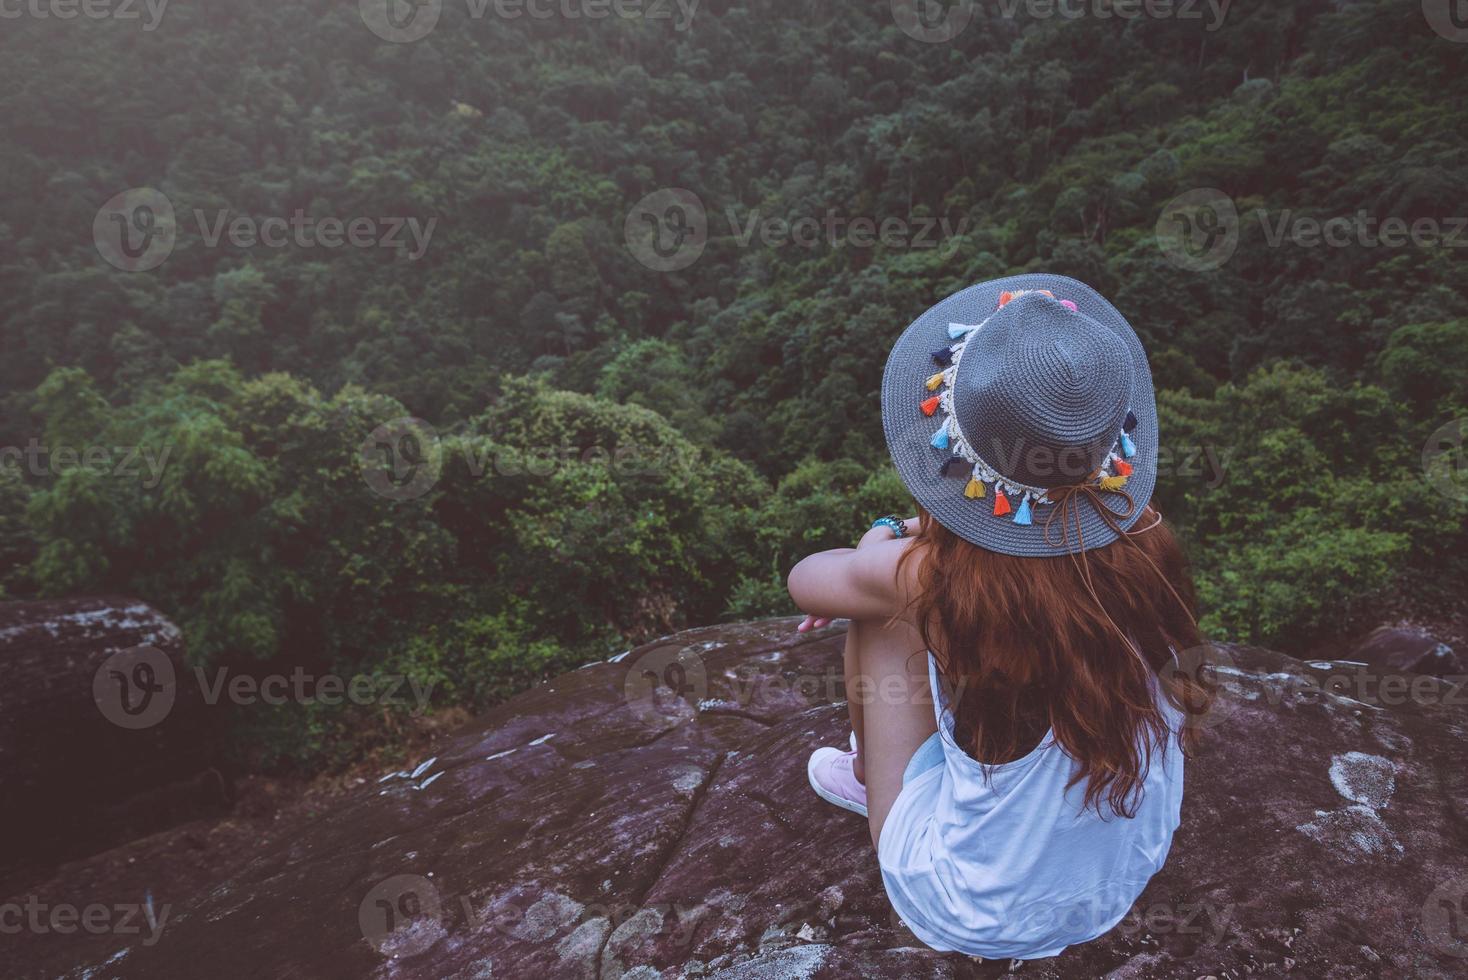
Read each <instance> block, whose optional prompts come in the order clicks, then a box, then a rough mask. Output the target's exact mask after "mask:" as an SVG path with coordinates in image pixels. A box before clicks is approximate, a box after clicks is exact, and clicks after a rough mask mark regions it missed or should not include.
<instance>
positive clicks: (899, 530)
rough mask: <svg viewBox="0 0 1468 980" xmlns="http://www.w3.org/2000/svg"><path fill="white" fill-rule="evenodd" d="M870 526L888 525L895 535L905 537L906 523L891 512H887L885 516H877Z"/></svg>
mask: <svg viewBox="0 0 1468 980" xmlns="http://www.w3.org/2000/svg"><path fill="white" fill-rule="evenodd" d="M872 527H890V528H891V529H892V533H893V534H895V535H897V537H899V538H905V537H907V525H906V524H904V523H902V521H900V520H898V519H897V518H896V517H895V516H894V515H892V514H888V515H887V516H886V517H879V518H877V519H876V520H875V521H872Z"/></svg>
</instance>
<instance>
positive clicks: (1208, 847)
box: [7, 620, 1468, 980]
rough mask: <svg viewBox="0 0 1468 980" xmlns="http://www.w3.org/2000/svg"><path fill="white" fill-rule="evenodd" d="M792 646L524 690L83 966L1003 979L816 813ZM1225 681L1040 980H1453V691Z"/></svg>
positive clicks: (93, 941)
mask: <svg viewBox="0 0 1468 980" xmlns="http://www.w3.org/2000/svg"><path fill="white" fill-rule="evenodd" d="M794 625H795V621H794V620H782V621H774V622H769V623H757V624H747V625H739V626H724V627H715V628H709V629H704V630H694V631H691V632H688V633H683V634H679V635H677V636H674V637H670V638H667V639H665V640H662V641H659V642H658V643H655V644H652V645H650V646H647V647H643V648H641V649H638V650H634V651H631V652H630V653H629V654H626V655H624V656H623V657H622V658H619V659H618V660H617V661H615V662H609V663H603V664H595V665H590V666H587V667H585V668H582V669H581V670H579V671H574V672H572V673H570V674H567V675H564V676H562V677H559V678H557V679H555V680H553V681H550V682H548V683H547V684H545V685H542V686H541V687H539V688H537V689H535V690H532V691H530V692H527V693H526V694H524V695H522V696H521V697H519V698H516V699H515V700H513V701H511V702H509V703H507V704H505V705H503V706H501V707H499V708H498V709H496V710H494V711H492V712H490V713H488V714H487V715H486V716H484V717H483V718H481V719H479V720H478V721H477V722H475V723H474V724H473V725H472V726H471V727H470V728H469V729H467V730H466V731H465V732H464V733H463V734H461V735H460V736H458V737H457V738H455V739H454V740H452V741H451V742H449V743H448V744H447V745H445V747H444V748H443V749H441V750H440V751H439V752H437V753H436V758H432V759H425V760H421V761H419V760H414V764H413V765H412V766H410V767H406V768H405V769H403V770H401V771H399V772H394V773H387V774H384V776H383V779H382V781H381V782H379V783H376V784H371V785H367V786H365V787H363V788H362V789H361V790H360V791H358V792H357V793H356V794H355V795H352V796H349V797H347V798H345V799H344V800H343V801H341V802H340V803H339V804H338V805H336V806H335V807H333V808H332V809H330V810H329V811H327V812H325V813H323V814H322V815H321V816H320V817H319V818H317V819H315V820H314V821H312V822H308V823H305V824H303V825H298V826H293V827H292V828H291V830H290V832H289V833H287V834H283V835H281V836H280V837H279V838H278V839H277V840H276V841H275V842H274V843H273V844H270V845H267V846H263V847H261V849H260V851H259V854H258V856H257V857H256V858H255V859H254V860H253V861H252V862H250V863H249V864H248V865H246V866H244V867H243V868H242V869H240V870H238V871H237V872H236V873H234V874H233V875H231V876H230V877H229V878H228V880H225V881H223V882H222V883H220V884H219V885H218V886H217V887H215V888H213V889H212V890H210V891H208V892H206V893H204V894H202V895H200V896H199V897H198V898H197V899H196V900H194V901H192V902H190V903H188V904H187V905H185V906H184V907H180V908H175V909H173V910H172V911H171V915H170V916H169V917H168V919H167V921H166V922H164V923H163V924H162V926H161V928H160V929H158V930H157V931H156V935H152V936H150V935H148V934H147V931H146V930H144V933H143V934H142V935H130V936H125V937H124V936H119V935H116V934H104V935H76V936H69V937H65V939H66V946H65V952H66V954H67V956H68V957H69V965H70V966H71V967H72V970H71V972H70V973H69V974H67V975H69V976H74V977H78V978H80V977H90V978H95V980H104V978H107V977H149V978H154V977H158V978H172V977H177V978H194V977H197V976H199V975H201V973H203V974H207V975H210V976H220V977H233V976H250V977H303V978H304V977H338V976H341V977H348V976H350V977H380V978H389V977H425V978H435V980H438V978H465V980H467V978H519V977H588V978H589V977H606V978H623V977H625V978H639V980H646V978H650V977H658V976H662V977H669V978H671V977H698V976H718V977H727V978H742V977H748V978H767V977H775V978H801V977H848V976H864V977H969V976H980V977H989V976H999V975H1003V974H1005V973H1007V972H1008V971H1009V970H1010V969H1011V964H1009V963H1006V962H995V963H978V962H975V961H973V960H971V959H969V958H967V957H963V956H958V955H953V954H942V953H936V952H933V951H930V950H926V949H923V948H922V947H921V945H920V944H919V943H918V942H916V940H915V939H913V938H912V936H911V935H910V934H909V933H907V932H906V931H905V930H904V929H903V928H902V926H901V924H900V922H898V921H897V920H896V919H895V917H894V916H893V914H892V912H891V910H890V907H889V906H888V904H887V901H886V898H885V896H884V894H883V891H882V886H881V881H880V877H879V874H878V871H877V867H876V861H875V857H874V855H873V853H872V850H871V845H870V843H869V841H868V837H867V830H866V827H865V824H864V822H863V821H862V820H861V819H859V818H857V817H855V816H853V815H851V814H849V813H846V812H844V811H841V810H838V809H836V808H834V807H831V806H829V805H828V804H825V803H823V802H821V801H820V800H819V799H817V798H816V797H815V796H814V795H813V794H812V793H811V792H810V790H809V788H808V787H807V785H806V782H805V766H804V763H805V758H806V755H807V754H808V753H809V751H810V750H811V749H812V748H813V747H815V746H817V745H822V744H840V743H841V742H843V741H844V740H845V736H846V724H845V710H844V705H843V704H841V703H840V698H841V696H842V691H841V685H840V651H841V643H842V638H841V634H840V631H839V630H828V631H826V632H824V633H821V634H818V635H814V636H799V635H797V634H796V633H795V632H794ZM1220 659H1221V662H1220V663H1219V664H1218V665H1217V667H1216V672H1217V676H1218V677H1219V678H1220V679H1221V680H1222V682H1223V684H1224V694H1223V696H1222V697H1221V698H1220V701H1219V702H1218V705H1219V706H1218V708H1217V709H1216V710H1215V711H1214V712H1213V713H1212V714H1211V715H1209V716H1208V718H1206V719H1204V723H1205V724H1206V725H1207V727H1208V735H1207V738H1206V741H1205V746H1204V748H1203V749H1202V751H1201V753H1200V755H1199V756H1198V757H1197V758H1196V759H1194V760H1193V761H1191V762H1190V763H1189V767H1188V776H1187V779H1188V782H1187V791H1186V798H1185V800H1184V804H1183V824H1182V827H1181V828H1180V829H1179V831H1178V834H1177V836H1176V838H1175V840H1174V843H1173V850H1172V854H1171V857H1170V859H1169V861H1168V864H1167V867H1166V868H1164V870H1163V871H1162V872H1161V873H1160V874H1159V875H1158V876H1157V877H1156V878H1154V880H1153V881H1152V883H1151V884H1150V885H1149V886H1148V888H1147V890H1146V891H1145V892H1144V893H1143V895H1142V897H1141V898H1140V899H1139V900H1138V902H1137V904H1136V906H1135V908H1134V910H1133V914H1132V915H1131V916H1129V917H1128V918H1127V919H1125V920H1123V923H1122V924H1121V925H1119V926H1118V927H1117V928H1116V929H1114V930H1113V931H1112V932H1110V933H1109V934H1107V935H1106V936H1103V937H1102V938H1100V939H1098V940H1096V941H1095V942H1093V943H1089V944H1086V945H1083V946H1079V947H1072V948H1071V949H1069V950H1067V951H1066V952H1065V953H1064V954H1063V955H1062V956H1060V957H1057V958H1055V959H1051V960H1039V961H1032V962H1029V963H1026V964H1023V965H1021V966H1019V967H1018V972H1019V973H1020V974H1022V975H1027V976H1033V977H1100V976H1110V977H1118V978H1127V977H1187V978H1194V977H1203V976H1216V977H1238V976H1243V975H1246V974H1251V973H1252V974H1257V975H1263V976H1278V975H1281V974H1285V973H1293V974H1294V975H1299V976H1306V977H1398V976H1409V975H1410V976H1418V977H1448V976H1461V975H1462V971H1463V968H1464V966H1465V964H1468V958H1465V957H1468V932H1465V931H1464V925H1463V923H1464V922H1465V921H1468V919H1464V918H1463V913H1464V912H1465V911H1468V909H1465V906H1468V900H1465V893H1468V874H1465V872H1468V867H1465V864H1464V861H1463V854H1464V852H1465V845H1468V840H1465V827H1468V820H1465V817H1468V780H1465V776H1464V773H1463V769H1462V766H1461V761H1462V758H1463V746H1464V737H1465V722H1468V710H1465V707H1464V703H1465V701H1468V699H1465V698H1464V697H1463V695H1462V691H1461V689H1459V688H1457V687H1454V686H1452V685H1449V684H1447V683H1445V682H1443V681H1440V680H1437V679H1434V678H1427V677H1423V678H1417V679H1416V681H1417V683H1416V684H1415V686H1414V687H1412V688H1411V689H1409V690H1408V691H1407V692H1406V693H1398V692H1395V691H1386V690H1384V689H1382V688H1380V687H1375V686H1371V685H1368V684H1366V683H1364V682H1363V681H1362V680H1361V674H1360V668H1359V667H1356V666H1353V665H1349V664H1345V663H1334V664H1333V663H1331V662H1328V661H1317V662H1314V665H1313V666H1311V665H1306V664H1302V663H1300V662H1298V661H1295V660H1292V659H1291V658H1288V657H1285V656H1282V655H1279V654H1275V653H1270V652H1268V651H1262V650H1254V649H1244V648H1227V649H1224V650H1222V651H1221V652H1220ZM670 688H671V689H672V690H671V691H670ZM674 692H676V693H674ZM54 938H57V939H60V938H62V937H54ZM56 948H57V947H55V946H54V945H53V946H51V947H49V948H48V952H47V954H46V955H47V956H48V957H54V956H55V955H56ZM36 955H38V956H39V955H40V954H36ZM55 963H56V960H55V959H54V958H51V959H48V960H46V961H45V963H44V964H43V963H42V962H41V961H40V960H34V959H33V960H25V959H22V961H21V962H19V963H12V964H11V969H10V970H8V971H7V972H11V973H14V974H15V975H19V976H43V975H55V973H58V972H63V971H62V970H57V969H55V968H54V966H53V964H55Z"/></svg>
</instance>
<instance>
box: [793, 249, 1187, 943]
mask: <svg viewBox="0 0 1468 980" xmlns="http://www.w3.org/2000/svg"><path fill="white" fill-rule="evenodd" d="M882 418H883V424H884V428H885V430H886V434H887V443H888V448H889V449H890V451H891V454H892V458H893V461H894V462H895V463H896V466H897V469H898V472H899V473H900V474H901V476H902V479H903V482H904V483H905V484H906V486H907V488H908V490H909V491H910V492H911V493H912V495H913V497H914V498H915V499H916V501H917V503H918V505H919V508H920V516H919V517H916V518H912V519H909V520H897V519H895V518H882V519H880V520H879V521H877V523H876V524H875V525H874V526H873V527H872V529H871V530H870V531H868V532H867V534H866V535H865V536H864V537H863V538H862V539H861V542H860V543H859V545H858V546H857V547H856V548H855V549H846V550H840V551H828V552H824V553H821V554H817V555H812V556H810V557H809V558H806V559H805V560H804V561H802V562H801V563H800V564H799V565H797V566H796V567H795V569H794V570H793V571H792V572H791V573H790V580H789V587H790V594H791V596H792V597H793V598H794V600H795V602H796V604H797V605H798V607H799V608H800V609H801V610H803V611H804V612H806V613H807V614H808V615H807V618H806V620H805V621H804V622H803V623H802V624H801V627H800V628H801V629H802V630H807V629H810V628H812V627H814V626H819V625H823V624H824V623H825V622H827V621H829V620H830V619H832V618H836V617H843V618H847V619H849V620H850V621H851V625H850V626H849V627H848V629H847V634H846V652H845V671H846V680H847V694H848V704H849V710H850V717H851V727H852V739H851V748H850V750H846V749H845V747H842V748H840V749H838V748H820V749H817V750H816V751H815V753H814V754H813V755H812V756H811V758H810V764H809V767H808V771H809V776H810V781H811V786H812V788H813V789H814V790H815V791H816V793H818V794H819V795H820V796H821V797H822V798H823V799H826V800H828V801H830V802H832V803H834V804H836V805H837V806H841V807H845V808H846V809H848V810H852V811H854V812H857V813H860V814H863V815H864V816H866V817H867V819H868V821H869V824H870V828H871V835H872V843H873V844H874V845H875V846H876V849H877V857H878V863H879V865H880V867H881V871H882V878H883V881H884V883H885V885H886V888H887V894H888V896H889V898H890V899H891V902H892V905H893V908H894V909H895V910H896V911H897V912H898V914H899V915H901V916H902V918H903V920H904V921H905V922H906V923H907V925H908V926H909V927H910V928H911V929H912V931H913V932H914V934H916V935H917V937H918V938H919V939H921V940H922V941H923V942H925V943H927V944H928V945H929V946H932V947H933V948H935V949H940V950H957V951H961V952H964V953H967V954H970V955H978V956H986V957H995V958H997V957H1014V958H1036V957H1044V956H1054V955H1056V954H1058V953H1060V952H1061V950H1063V949H1064V948H1065V947H1066V946H1067V945H1069V944H1071V943H1077V942H1084V941H1086V940H1089V939H1093V938H1095V937H1096V936H1099V935H1101V934H1102V933H1104V932H1106V931H1107V930H1109V929H1110V928H1111V927H1112V926H1114V925H1115V924H1116V923H1117V922H1118V921H1119V920H1120V919H1121V918H1122V917H1123V916H1124V915H1125V914H1126V912H1127V911H1128V909H1129V908H1130V907H1131V905H1132V903H1133V902H1134V901H1135V899H1136V898H1137V895H1138V894H1139V893H1140V892H1141V890H1142V888H1143V886H1145V885H1146V883H1147V880H1148V879H1149V878H1150V877H1151V876H1152V875H1153V874H1154V873H1155V872H1156V871H1157V870H1158V869H1159V868H1161V867H1162V863H1163V861H1164V860H1165V859H1166V857H1167V852H1168V847H1169V846H1170V844H1171V841H1172V833H1173V830H1174V829H1175V828H1176V827H1177V825H1178V819H1179V808H1180V805H1181V802H1182V792H1183V752H1184V750H1185V749H1187V750H1190V749H1191V748H1192V742H1193V740H1194V737H1195V735H1196V731H1195V730H1194V729H1193V728H1191V727H1189V726H1187V725H1185V724H1184V718H1185V717H1186V714H1185V712H1184V709H1186V711H1187V712H1198V711H1201V710H1203V709H1205V708H1206V703H1205V702H1206V692H1205V691H1203V690H1202V689H1201V688H1200V687H1199V686H1198V685H1196V684H1195V683H1193V682H1192V681H1191V680H1190V679H1189V678H1188V677H1187V676H1186V675H1185V674H1184V673H1183V672H1182V671H1180V670H1179V669H1178V666H1177V661H1176V653H1177V652H1178V651H1184V650H1189V649H1191V648H1194V647H1196V646H1197V644H1198V643H1199V640H1198V635H1197V627H1196V625H1195V622H1194V618H1193V599H1192V595H1193V593H1192V588H1191V584H1190V582H1189V579H1188V574H1187V570H1186V566H1185V563H1184V561H1183V557H1182V555H1181V552H1180V551H1179V548H1178V546H1177V544H1176V542H1175V541H1174V539H1173V537H1172V535H1171V533H1170V532H1169V530H1168V529H1167V527H1166V526H1165V525H1164V524H1162V522H1161V517H1160V516H1159V515H1158V514H1157V512H1156V511H1155V510H1153V509H1152V508H1151V507H1150V505H1149V500H1150V497H1151V494H1152V489H1153V486H1154V485H1155V481H1156V475H1157V410H1156V404H1155V400H1154V396H1153V390H1152V379H1151V372H1150V370H1149V368H1148V365H1147V359H1146V355H1145V353H1144V352H1143V350H1142V346H1141V343H1140V342H1139V341H1138V340H1137V337H1136V335H1135V333H1134V332H1133V331H1132V329H1131V327H1130V326H1129V325H1128V324H1127V322H1126V320H1125V319H1124V318H1123V317H1122V316H1121V314H1120V313H1119V312H1117V310H1116V309H1115V308H1114V307H1112V306H1111V304H1110V303H1108V302H1107V301H1106V300H1105V299H1103V298H1102V297H1101V296H1100V295H1098V294H1097V293H1096V292H1095V291H1094V290H1092V289H1090V288H1089V287H1088V286H1085V285H1083V284H1081V283H1079V282H1076V281H1074V280H1071V279H1067V278H1064V277H1062V276H1054V275H1040V274H1035V275H1023V276H1017V277H1012V278H1009V279H1004V280H999V281H996V282H990V283H984V284H981V285H978V286H974V287H972V288H969V289H966V290H964V291H962V292H960V293H957V294H956V295H954V296H951V297H949V298H948V299H947V300H944V301H943V302H942V303H940V304H938V305H937V306H935V307H934V308H933V309H931V310H929V311H928V312H927V313H925V314H924V315H923V316H922V317H920V318H919V319H918V320H917V322H916V323H914V324H913V325H912V326H911V327H909V328H908V329H907V331H906V332H905V333H904V334H903V335H902V337H901V338H900V339H899V340H898V342H897V345H896V346H895V348H894V349H893V351H892V354H891V356H890V358H889V359H888V362H887V368H886V373H885V376H884V378H883V383H882Z"/></svg>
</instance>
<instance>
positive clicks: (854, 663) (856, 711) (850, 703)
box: [841, 622, 867, 783]
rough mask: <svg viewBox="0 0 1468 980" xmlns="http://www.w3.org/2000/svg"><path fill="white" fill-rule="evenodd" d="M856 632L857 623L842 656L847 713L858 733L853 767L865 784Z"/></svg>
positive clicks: (847, 632) (864, 750) (847, 634)
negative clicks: (857, 692)
mask: <svg viewBox="0 0 1468 980" xmlns="http://www.w3.org/2000/svg"><path fill="white" fill-rule="evenodd" d="M856 631H857V625H856V623H855V622H853V623H852V624H851V625H850V626H849V627H848V628H847V630H846V647H845V649H844V650H843V651H842V654H841V666H842V669H843V670H844V671H845V672H846V713H847V714H848V715H849V716H850V717H851V730H852V731H853V732H855V733H856V764H855V765H854V766H853V769H854V770H855V772H856V778H857V779H859V780H861V781H862V782H863V783H865V782H866V781H867V776H866V768H865V766H864V765H863V763H864V761H865V759H866V749H865V748H864V747H863V745H862V742H863V740H864V739H865V737H866V733H865V732H864V731H862V723H863V718H862V704H861V703H862V701H863V698H861V697H858V696H857V694H856V693H855V690H856V688H855V685H854V683H853V678H855V677H856V676H858V675H859V674H860V673H861V666H860V661H859V660H857V651H856V642H857V641H856Z"/></svg>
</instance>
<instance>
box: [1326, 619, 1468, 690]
mask: <svg viewBox="0 0 1468 980" xmlns="http://www.w3.org/2000/svg"><path fill="white" fill-rule="evenodd" d="M1350 659H1352V660H1359V661H1361V662H1362V663H1364V664H1366V665H1367V666H1370V667H1374V668H1375V669H1376V670H1378V671H1382V672H1391V673H1398V674H1431V675H1432V676H1434V677H1452V676H1459V675H1462V674H1465V673H1468V667H1465V666H1464V664H1463V660H1462V658H1461V657H1459V656H1458V654H1457V653H1456V652H1455V651H1454V650H1453V648H1452V647H1450V646H1448V645H1447V644H1446V643H1443V642H1442V641H1441V640H1439V639H1438V638H1437V637H1435V636H1433V635H1432V634H1431V633H1429V632H1427V631H1426V630H1423V629H1417V628H1414V627H1410V626H1381V627H1378V628H1377V629H1375V630H1372V632H1371V634H1370V635H1369V636H1367V637H1366V639H1365V640H1363V641H1362V642H1361V645H1360V646H1358V647H1356V649H1355V650H1354V651H1352V652H1351V655H1350Z"/></svg>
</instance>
